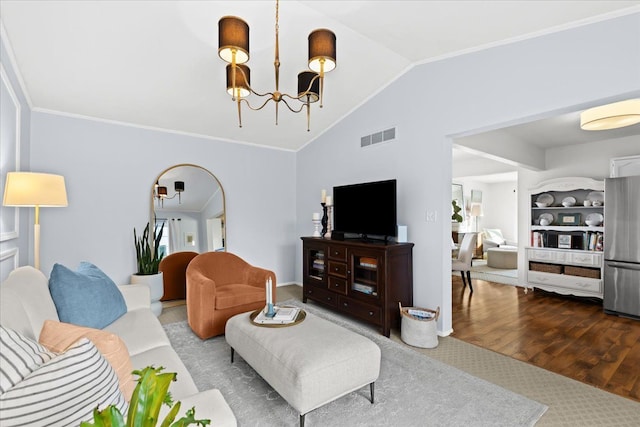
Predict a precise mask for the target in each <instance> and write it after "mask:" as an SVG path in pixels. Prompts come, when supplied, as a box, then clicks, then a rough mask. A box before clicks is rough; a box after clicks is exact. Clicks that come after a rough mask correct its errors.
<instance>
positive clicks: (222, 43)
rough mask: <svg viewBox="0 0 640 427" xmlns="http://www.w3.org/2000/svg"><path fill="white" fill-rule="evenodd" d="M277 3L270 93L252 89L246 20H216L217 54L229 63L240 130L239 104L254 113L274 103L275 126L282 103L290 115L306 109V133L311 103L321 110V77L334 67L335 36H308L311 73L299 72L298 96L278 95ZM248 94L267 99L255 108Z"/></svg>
mask: <svg viewBox="0 0 640 427" xmlns="http://www.w3.org/2000/svg"><path fill="white" fill-rule="evenodd" d="M279 4H280V2H279V0H276V27H275V32H276V45H275V59H274V61H273V66H274V68H275V80H276V87H275V90H274V91H273V92H266V93H258V92H256V91H255V90H254V89H253V88H252V87H251V71H250V69H249V67H248V66H247V65H245V63H246V62H247V61H249V25H248V24H247V23H246V22H245V21H243V20H242V19H240V18H238V17H236V16H224V17H222V18H220V21H218V55H219V56H220V58H222V60H224V61H225V62H227V63H228V65H227V67H226V70H227V92H228V93H229V94H230V95H231V100H232V101H234V102H236V103H237V107H238V125H239V127H242V105H241V104H242V101H244V102H245V104H246V105H247V107H249V109H251V110H254V111H257V110H261V109H262V108H264V107H265V106H266V105H267V104H268V103H269V101H274V102H275V107H276V125H277V124H278V106H279V105H280V103H281V102H282V103H283V104H284V105H286V106H287V108H288V109H289V110H290V111H292V112H293V113H299V112H301V111H302V110H303V109H305V110H306V113H307V131H309V126H310V121H311V104H312V103H314V102H317V101H318V100H319V101H320V108H322V92H323V86H324V74H325V73H328V72H329V71H331V70H333V69H334V68H335V67H336V35H335V34H334V33H333V32H332V31H330V30H327V29H317V30H314V31H312V32H311V34H309V68H310V70H311V71H302V72H301V73H299V74H298V93H297V95H288V94H286V93H282V92H280V59H279V57H280V48H279V27H278V20H279ZM251 94H253V95H255V96H257V97H258V98H261V99H264V98H266V99H265V100H264V102H263V103H262V104H261V105H259V106H257V107H254V106H252V105H251V104H250V103H249V101H248V100H247V99H246V98H247V97H248V96H249V95H251ZM291 104H293V105H291ZM305 107H306V108H305Z"/></svg>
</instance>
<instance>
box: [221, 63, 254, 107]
mask: <svg viewBox="0 0 640 427" xmlns="http://www.w3.org/2000/svg"><path fill="white" fill-rule="evenodd" d="M234 74H235V78H236V81H235V84H234V82H233V77H234ZM234 88H235V89H236V90H235V93H234V90H233V89H234ZM227 93H228V94H229V95H231V96H232V97H234V98H239V99H242V98H246V97H247V96H249V95H251V70H250V69H249V67H247V66H246V65H244V64H237V65H236V66H235V67H234V66H233V65H232V64H229V65H227Z"/></svg>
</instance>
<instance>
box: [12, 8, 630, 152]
mask: <svg viewBox="0 0 640 427" xmlns="http://www.w3.org/2000/svg"><path fill="white" fill-rule="evenodd" d="M638 10H640V1H639V0H635V1H597V0H588V1H577V0H576V1H573V0H571V1H543V0H540V1H506V0H505V1H417V0H414V1H319V0H308V1H301V0H282V1H281V3H280V61H281V67H280V82H281V90H282V91H283V92H289V93H291V92H292V91H295V90H296V87H295V81H296V80H295V79H296V75H297V73H298V72H300V71H302V70H304V69H306V60H307V51H306V50H307V35H308V34H309V32H310V31H312V30H313V29H315V28H321V27H324V28H330V29H332V30H333V31H334V32H335V33H336V36H337V43H338V46H337V52H338V53H337V55H338V58H337V63H338V66H337V68H336V69H335V70H334V71H332V72H331V73H328V74H327V76H326V83H325V93H324V95H325V102H324V104H325V106H324V108H322V109H320V108H318V106H317V105H314V106H313V108H312V113H311V132H307V131H306V119H305V117H304V114H297V115H294V114H292V113H289V112H288V111H287V110H286V109H284V108H281V109H280V123H279V125H278V126H275V125H274V121H275V112H274V106H273V105H269V106H267V107H266V108H265V110H263V111H260V112H252V111H249V110H247V109H246V108H245V109H244V112H243V125H244V127H243V128H241V129H240V128H238V126H237V112H236V108H235V105H234V104H233V103H232V101H231V100H230V98H229V97H228V95H227V94H226V92H225V91H224V82H225V77H224V70H225V68H224V65H225V63H224V62H223V61H222V60H220V59H219V58H218V56H217V22H218V19H219V18H220V17H222V16H225V15H236V16H239V17H242V18H243V19H245V20H246V21H247V22H248V23H249V26H250V28H251V59H250V61H249V65H250V66H251V70H252V76H251V77H252V86H253V87H254V88H255V89H256V90H257V91H258V92H268V91H272V90H273V89H274V83H273V82H274V70H273V52H274V24H275V1H264V0H262V1H244V0H236V1H126V2H125V1H55V0H46V1H13V0H2V2H0V19H1V21H2V37H3V39H4V38H6V39H7V41H8V45H9V46H10V49H11V50H12V54H11V56H12V60H13V61H14V62H15V66H16V67H17V69H18V70H19V73H20V75H21V79H22V81H23V84H24V87H25V89H26V92H27V96H28V98H29V103H30V104H31V107H32V108H34V109H36V110H44V111H54V112H61V113H65V114H72V115H80V116H87V117H94V118H98V119H104V120H112V121H117V122H122V123H129V124H134V125H139V126H145V127H151V128H158V129H166V130H171V131H177V132H184V133H188V134H194V135H202V136H208V137H212V138H220V139H224V140H229V141H238V142H248V143H252V144H259V145H266V146H271V147H276V148H282V149H289V150H296V149H299V148H300V147H302V146H303V145H304V144H306V143H307V142H309V141H311V140H312V139H314V138H315V137H317V136H318V135H320V134H321V133H322V132H323V131H325V130H326V129H328V128H329V127H331V126H332V125H334V124H335V123H336V122H338V121H339V120H340V119H341V118H343V117H344V116H346V115H347V114H349V113H350V112H351V111H352V110H353V109H355V108H357V107H358V106H359V105H360V104H362V103H363V102H364V101H366V100H367V99H368V98H370V97H371V96H372V95H373V94H375V93H377V92H378V91H379V90H380V89H381V88H383V87H384V86H386V85H388V84H389V83H390V82H392V81H393V80H394V79H396V78H397V77H398V76H400V75H401V74H402V73H403V72H404V71H406V70H407V69H408V68H409V67H411V66H412V65H414V64H417V63H420V62H424V61H429V60H435V59H438V58H443V57H446V56H450V55H455V54H459V53H463V52H468V51H472V50H474V49H481V48H483V47H487V46H491V45H495V44H497V43H503V42H507V41H509V40H515V39H519V38H522V37H527V36H531V35H535V34H542V33H544V32H546V31H555V30H560V29H563V28H568V27H570V26H574V25H579V24H581V23H584V22H592V21H593V20H597V19H604V18H607V17H610V16H615V15H617V14H624V13H631V12H633V11H638ZM354 76H366V78H361V79H359V80H358V82H357V83H358V84H354V81H353V77H354ZM525 133H527V134H528V135H530V134H531V131H530V130H527V131H526V132H525Z"/></svg>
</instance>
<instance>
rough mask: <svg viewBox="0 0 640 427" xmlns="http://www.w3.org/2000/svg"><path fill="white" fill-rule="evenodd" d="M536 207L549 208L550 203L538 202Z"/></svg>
mask: <svg viewBox="0 0 640 427" xmlns="http://www.w3.org/2000/svg"><path fill="white" fill-rule="evenodd" d="M536 205H537V206H538V207H539V208H546V207H547V206H549V203H543V202H536Z"/></svg>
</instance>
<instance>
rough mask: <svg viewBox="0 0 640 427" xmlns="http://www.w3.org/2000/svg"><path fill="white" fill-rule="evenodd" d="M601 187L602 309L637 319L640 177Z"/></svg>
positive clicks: (615, 180)
mask: <svg viewBox="0 0 640 427" xmlns="http://www.w3.org/2000/svg"><path fill="white" fill-rule="evenodd" d="M604 185H605V187H604V197H605V202H604V310H605V312H608V313H614V314H621V315H629V316H634V317H640V176H628V177H624V178H608V179H605V181H604Z"/></svg>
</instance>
